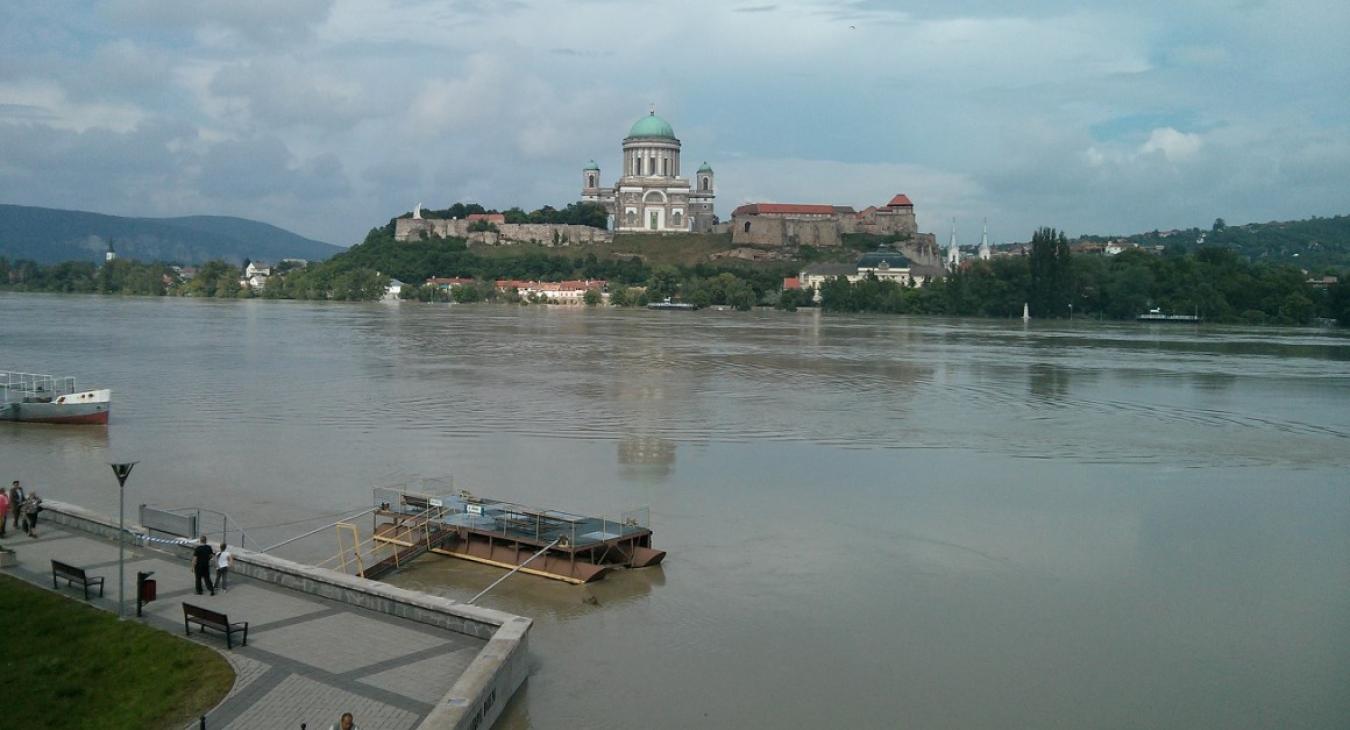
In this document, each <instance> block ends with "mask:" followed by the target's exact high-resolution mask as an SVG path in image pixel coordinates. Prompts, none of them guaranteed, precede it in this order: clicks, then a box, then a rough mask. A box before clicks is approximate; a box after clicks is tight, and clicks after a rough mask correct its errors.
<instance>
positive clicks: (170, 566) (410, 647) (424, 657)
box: [5, 525, 484, 730]
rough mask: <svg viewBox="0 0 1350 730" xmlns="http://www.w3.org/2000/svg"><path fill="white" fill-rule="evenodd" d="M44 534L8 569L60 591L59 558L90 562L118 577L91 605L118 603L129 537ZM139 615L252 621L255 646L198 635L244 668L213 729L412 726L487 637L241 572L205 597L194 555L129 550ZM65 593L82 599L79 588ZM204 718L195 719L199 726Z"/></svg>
mask: <svg viewBox="0 0 1350 730" xmlns="http://www.w3.org/2000/svg"><path fill="white" fill-rule="evenodd" d="M39 534H40V535H41V537H39V538H38V539H36V540H33V539H30V538H28V537H25V536H23V535H19V536H18V537H17V538H16V537H15V536H13V535H11V536H10V538H9V539H8V540H6V541H5V542H6V545H7V546H9V547H12V548H14V549H15V551H16V552H17V554H18V559H19V564H18V566H17V567H15V568H11V569H8V570H7V571H6V572H8V573H10V574H11V575H15V576H17V577H20V578H23V579H25V580H28V581H30V582H32V583H35V584H37V585H41V586H45V587H46V588H48V589H50V588H51V587H52V581H51V560H53V559H56V560H59V561H61V562H63V563H69V564H71V565H75V566H78V567H82V568H84V569H85V570H87V571H88V572H89V574H90V575H99V576H104V577H105V578H106V583H107V590H106V592H105V594H104V597H103V598H101V599H100V598H97V597H95V598H94V599H93V600H92V601H91V603H92V604H93V605H94V606H96V607H98V608H101V609H104V610H108V611H113V612H116V611H117V543H115V542H110V541H106V540H102V539H99V538H96V537H91V536H89V535H87V534H85V533H77V532H70V531H65V530H61V529H54V528H53V527H52V526H51V525H45V526H43V529H42V531H41V532H40V533H39ZM142 570H150V571H154V573H155V575H154V578H155V580H157V581H159V586H158V587H159V596H158V600H157V601H155V602H154V603H150V604H148V605H147V606H146V607H145V609H144V613H145V616H144V617H143V618H141V619H136V618H135V613H136V604H135V582H136V572H137V571H142ZM126 581H127V586H126V596H127V603H128V606H127V614H128V615H129V616H131V617H132V619H131V620H140V621H143V622H144V623H146V624H147V625H149V626H153V627H156V628H160V629H164V630H165V631H171V632H174V633H176V634H177V635H178V636H182V635H183V609H182V607H181V605H182V603H183V602H184V601H187V602H190V603H195V604H199V605H202V606H205V607H207V608H211V609H214V610H216V611H220V612H222V613H225V614H227V615H228V616H229V617H230V620H232V621H248V622H249V634H248V646H246V647H241V646H239V645H237V644H236V645H235V648H234V650H233V651H228V650H226V649H225V639H224V637H223V636H221V635H220V634H219V632H210V633H207V634H205V635H203V634H199V633H197V632H196V629H195V628H194V631H193V634H192V640H193V641H197V642H200V643H203V644H205V645H207V646H210V647H211V648H213V649H217V650H220V651H221V652H222V653H223V654H224V655H225V657H226V658H227V659H229V661H230V664H232V665H233V666H234V670H235V674H236V678H235V685H234V688H233V689H232V690H231V691H230V694H229V696H228V697H226V699H225V701H224V702H223V703H221V705H220V706H219V707H217V708H216V709H215V710H213V711H212V712H211V713H210V714H208V715H207V716H206V726H207V728H209V730H219V729H222V728H234V729H237V730H249V729H251V728H259V729H262V728H266V729H267V730H284V729H287V728H297V729H298V728H299V727H300V725H301V723H306V724H307V726H308V727H309V728H311V730H314V729H324V728H327V727H328V726H329V724H331V723H333V722H336V721H337V719H338V716H339V715H340V714H341V713H343V712H351V713H353V715H355V717H356V722H357V725H358V726H360V727H361V728H363V730H365V729H373V730H407V729H410V728H414V727H416V726H417V725H418V723H420V722H421V721H422V719H423V718H425V717H426V715H427V713H429V712H430V711H431V709H432V707H433V705H434V704H435V703H436V702H437V701H438V700H439V699H441V697H442V696H444V695H445V693H447V692H449V690H450V687H451V686H452V685H454V683H455V681H456V680H458V679H459V677H460V675H461V674H462V673H463V672H464V670H465V669H466V668H467V667H468V665H469V662H471V661H473V659H474V657H475V656H477V654H478V652H479V650H480V649H482V648H483V644H484V642H483V641H482V640H480V639H475V638H473V637H469V636H464V635H461V634H457V633H453V632H450V631H445V630H441V629H437V628H435V627H432V626H427V625H425V624H419V623H414V622H411V621H404V620H401V619H397V618H394V617H391V616H387V615H384V614H380V613H373V612H370V611H364V610H361V609H359V608H355V607H352V606H348V605H345V604H340V603H335V602H331V601H327V600H324V599H322V598H317V597H314V596H309V595H305V594H302V593H296V592H293V591H288V590H286V589H284V588H279V587H276V586H273V585H269V584H266V583H261V582H259V581H256V580H250V579H248V578H244V577H236V576H231V578H230V588H229V590H228V591H218V592H217V593H216V595H215V596H211V595H209V594H207V595H203V596H197V595H194V590H193V576H192V570H191V568H190V566H189V565H188V563H187V562H186V561H181V562H180V561H176V560H174V559H172V558H171V557H169V556H166V555H164V554H162V553H159V552H156V551H153V550H145V549H140V548H133V547H130V546H128V548H127V560H126ZM61 586H62V587H61V589H60V592H62V593H64V594H66V595H69V596H71V597H73V598H75V599H76V600H82V593H81V591H80V590H79V588H78V587H76V588H70V589H67V588H66V587H65V583H64V581H63V582H62V583H61ZM194 727H195V726H194Z"/></svg>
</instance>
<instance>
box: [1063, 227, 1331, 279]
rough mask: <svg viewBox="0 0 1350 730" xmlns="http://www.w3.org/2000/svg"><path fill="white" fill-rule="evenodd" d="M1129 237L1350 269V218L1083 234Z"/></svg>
mask: <svg viewBox="0 0 1350 730" xmlns="http://www.w3.org/2000/svg"><path fill="white" fill-rule="evenodd" d="M1115 238H1124V239H1126V240H1129V241H1133V242H1135V243H1138V244H1140V245H1144V246H1164V247H1172V246H1180V247H1181V248H1183V249H1184V250H1186V251H1195V250H1196V249H1198V248H1200V247H1201V246H1221V247H1223V248H1228V249H1232V250H1233V251H1236V252H1237V253H1238V254H1239V255H1241V256H1243V257H1244V258H1246V259H1248V260H1250V261H1269V262H1271V263H1285V264H1294V265H1295V266H1298V267H1300V268H1304V269H1307V270H1308V271H1313V272H1320V271H1322V270H1325V269H1328V268H1331V269H1346V268H1350V216H1343V215H1338V216H1332V217H1330V218H1318V217H1313V218H1308V219H1306V220H1298V221H1271V222H1269V223H1248V224H1246V225H1240V226H1229V225H1225V224H1224V223H1223V219H1219V220H1217V221H1215V222H1214V225H1213V226H1212V227H1210V228H1208V229H1203V228H1188V229H1186V230H1178V231H1150V232H1148V233H1136V234H1134V235H1130V236H1081V237H1080V238H1079V240H1082V241H1104V240H1111V239H1115Z"/></svg>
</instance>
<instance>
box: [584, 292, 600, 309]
mask: <svg viewBox="0 0 1350 730" xmlns="http://www.w3.org/2000/svg"><path fill="white" fill-rule="evenodd" d="M581 301H583V302H585V303H586V306H588V307H594V306H595V305H597V304H599V303H600V302H601V301H603V297H601V296H600V290H599V289H587V290H586V293H585V294H582V295H581Z"/></svg>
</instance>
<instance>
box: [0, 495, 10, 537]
mask: <svg viewBox="0 0 1350 730" xmlns="http://www.w3.org/2000/svg"><path fill="white" fill-rule="evenodd" d="M8 523H9V492H6V491H5V490H4V489H0V537H4V536H5V525H6V524H8Z"/></svg>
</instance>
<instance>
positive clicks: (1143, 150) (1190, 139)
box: [1139, 127, 1201, 162]
mask: <svg viewBox="0 0 1350 730" xmlns="http://www.w3.org/2000/svg"><path fill="white" fill-rule="evenodd" d="M1200 144H1201V140H1200V135H1198V134H1189V133H1186V132H1178V131H1177V130H1175V129H1172V128H1171V127H1163V128H1162V129H1155V130H1153V132H1152V134H1150V135H1149V136H1148V141H1146V142H1144V144H1143V145H1141V146H1140V147H1139V154H1141V155H1152V154H1160V155H1162V156H1163V158H1164V159H1166V160H1167V161H1168V162H1182V161H1185V160H1189V159H1191V158H1193V157H1195V153H1197V152H1199V151H1200Z"/></svg>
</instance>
